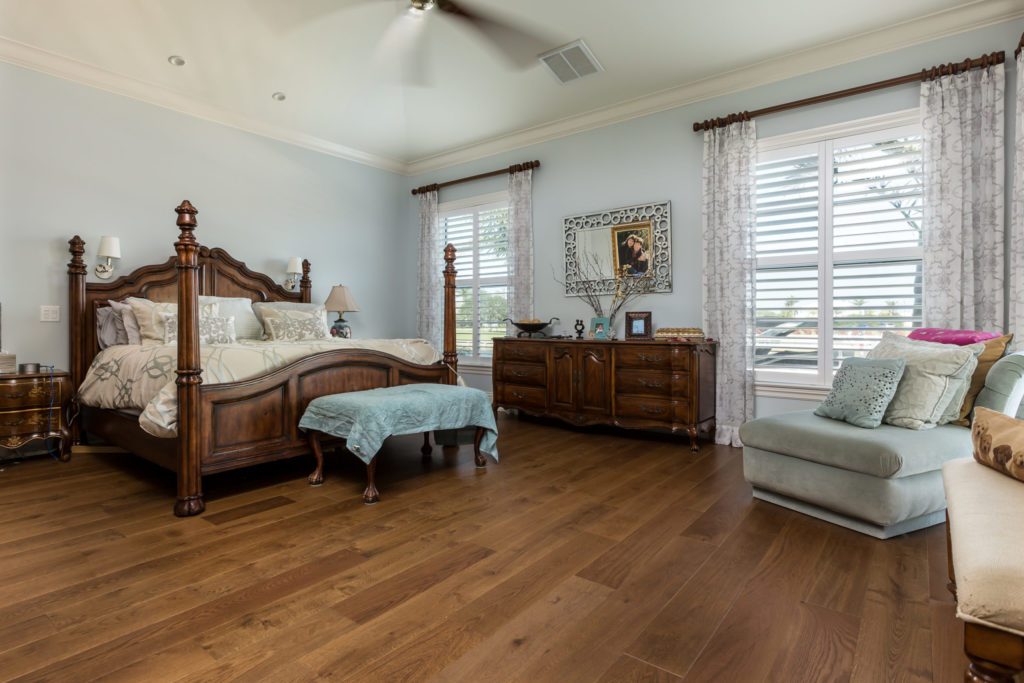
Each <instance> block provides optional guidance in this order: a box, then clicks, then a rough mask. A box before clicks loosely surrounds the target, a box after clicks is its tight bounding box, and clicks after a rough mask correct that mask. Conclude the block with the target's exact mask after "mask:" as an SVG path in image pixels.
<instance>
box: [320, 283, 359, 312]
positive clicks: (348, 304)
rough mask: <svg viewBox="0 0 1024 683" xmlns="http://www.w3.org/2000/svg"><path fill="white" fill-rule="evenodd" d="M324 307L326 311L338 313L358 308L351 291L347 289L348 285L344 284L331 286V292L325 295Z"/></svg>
mask: <svg viewBox="0 0 1024 683" xmlns="http://www.w3.org/2000/svg"><path fill="white" fill-rule="evenodd" d="M324 308H326V309H327V310H328V311H337V312H338V313H345V312H347V311H358V310H359V306H357V305H356V300H355V299H353V298H352V293H351V292H349V291H348V287H346V286H345V285H334V286H333V287H331V293H330V294H328V295H327V301H325V302H324Z"/></svg>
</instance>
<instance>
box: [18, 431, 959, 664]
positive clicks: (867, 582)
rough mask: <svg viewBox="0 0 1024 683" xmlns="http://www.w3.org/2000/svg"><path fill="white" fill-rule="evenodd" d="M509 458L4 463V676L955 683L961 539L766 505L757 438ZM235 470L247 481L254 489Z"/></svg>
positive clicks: (612, 440)
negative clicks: (194, 489) (880, 529)
mask: <svg viewBox="0 0 1024 683" xmlns="http://www.w3.org/2000/svg"><path fill="white" fill-rule="evenodd" d="M499 430H500V432H501V437H500V441H499V448H500V452H501V456H502V461H501V464H499V465H495V464H494V463H493V462H491V463H489V464H488V466H487V468H486V469H485V470H477V469H475V468H474V467H473V456H472V448H471V447H469V446H465V447H463V448H462V449H459V450H456V449H444V450H442V449H441V448H440V447H435V449H434V455H433V458H432V459H431V460H429V461H425V462H424V461H421V459H420V454H419V447H420V445H421V439H420V437H418V436H412V437H398V438H392V439H390V440H389V441H388V442H387V444H386V445H385V450H384V451H383V452H382V456H381V457H382V460H381V462H380V465H379V467H378V469H377V481H378V487H379V488H380V491H381V501H380V503H378V504H377V505H373V506H364V505H363V504H362V500H361V493H362V490H363V486H364V483H365V479H364V474H363V468H362V465H361V463H359V462H358V461H357V460H356V459H355V458H354V457H352V456H350V455H349V456H348V457H344V454H334V455H332V454H328V457H327V460H326V464H325V471H326V476H327V479H326V482H325V483H324V485H323V486H322V487H319V488H311V487H309V486H308V485H307V484H306V480H305V476H306V474H308V472H309V471H311V470H312V469H313V466H314V462H313V457H312V455H310V457H309V458H307V459H302V458H300V459H297V460H292V461H288V462H284V463H276V464H274V465H272V466H266V467H259V468H253V469H250V470H247V471H244V472H234V473H231V474H230V475H228V476H214V477H210V478H207V480H206V481H205V490H206V493H207V512H206V513H205V514H204V515H202V516H200V517H193V518H187V519H178V518H175V517H173V516H172V514H171V506H172V503H173V498H174V477H173V475H169V474H168V473H166V472H163V471H162V470H159V469H157V468H155V467H152V466H150V465H148V464H147V463H145V462H143V461H141V460H139V459H136V458H133V457H130V456H127V455H102V454H93V453H89V454H76V455H75V456H74V457H73V458H72V460H71V462H69V463H59V462H55V461H52V460H49V459H33V460H28V461H25V462H22V463H18V464H9V463H8V464H3V465H0V529H2V530H3V531H2V534H0V680H18V681H40V680H71V681H177V680H190V681H191V680H201V681H230V680H249V681H256V680H259V681H306V680H317V679H338V680H380V681H397V680H443V681H513V680H523V681H640V680H645V681H647V680H649V681H680V680H685V681H712V680H713V681H762V680H767V681H865V682H871V683H875V682H879V681H959V680H962V671H963V667H964V666H965V665H966V660H965V658H964V656H963V655H962V653H961V652H962V643H961V627H960V624H959V622H957V620H956V618H955V615H954V607H953V601H952V598H951V596H950V595H949V594H948V593H947V592H946V589H945V582H946V576H945V573H946V561H945V553H946V550H945V543H946V541H945V531H944V528H943V527H942V526H938V527H933V528H931V529H929V530H926V531H920V532H916V533H913V534H909V535H906V536H901V537H899V538H894V539H890V540H888V541H879V540H875V539H873V538H869V537H866V536H862V535H860V534H857V533H855V532H852V531H848V530H846V529H843V528H840V527H836V526H833V525H830V524H827V523H825V522H822V521H819V520H816V519H813V518H810V517H806V516H803V515H800V514H798V513H795V512H791V511H789V510H785V509H783V508H779V507H776V506H774V505H771V504H768V503H764V502H760V501H754V500H752V499H751V495H750V488H749V486H748V485H747V484H746V483H745V482H744V480H743V472H742V462H741V457H740V451H739V450H738V449H733V448H727V447H721V446H712V445H708V444H703V445H702V448H701V450H700V452H699V453H690V452H689V450H688V447H687V444H686V442H685V441H686V440H685V439H683V438H670V437H666V436H659V435H638V434H635V433H627V432H620V431H615V430H590V431H586V430H575V429H571V428H567V427H565V426H561V425H555V424H549V423H544V422H538V421H532V420H528V419H523V420H520V419H517V418H515V417H508V416H504V415H503V416H501V417H500V418H499ZM240 477H241V478H240Z"/></svg>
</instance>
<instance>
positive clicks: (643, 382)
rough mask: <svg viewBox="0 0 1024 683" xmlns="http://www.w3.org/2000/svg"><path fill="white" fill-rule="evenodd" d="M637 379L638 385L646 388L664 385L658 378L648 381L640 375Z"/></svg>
mask: <svg viewBox="0 0 1024 683" xmlns="http://www.w3.org/2000/svg"><path fill="white" fill-rule="evenodd" d="M639 381H640V386H642V387H647V388H648V389H660V388H662V387H663V386H665V383H664V382H662V381H661V380H660V379H659V380H655V381H654V382H651V381H648V380H646V379H644V378H643V377H641V378H640V380H639Z"/></svg>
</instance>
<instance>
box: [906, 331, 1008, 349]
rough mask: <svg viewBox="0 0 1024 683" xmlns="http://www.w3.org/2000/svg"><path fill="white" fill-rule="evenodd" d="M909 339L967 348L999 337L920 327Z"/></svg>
mask: <svg viewBox="0 0 1024 683" xmlns="http://www.w3.org/2000/svg"><path fill="white" fill-rule="evenodd" d="M907 336H908V337H909V338H910V339H921V340H923V341H930V342H935V343H937V344H955V345H956V346H967V345H968V344H977V343H978V342H983V341H988V340H989V339H995V338H996V337H999V336H1001V335H1000V334H999V333H998V332H976V331H975V330H944V329H942V328H941V327H922V328H921V329H918V330H914V331H913V332H911V333H910V334H909V335H907Z"/></svg>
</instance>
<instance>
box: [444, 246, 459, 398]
mask: <svg viewBox="0 0 1024 683" xmlns="http://www.w3.org/2000/svg"><path fill="white" fill-rule="evenodd" d="M442 272H443V273H444V353H443V354H442V358H443V359H444V362H445V364H447V365H448V384H457V383H458V375H457V371H458V369H459V354H458V352H457V351H456V350H455V273H456V270H455V246H454V245H453V244H451V243H449V244H448V246H446V247H445V248H444V271H442Z"/></svg>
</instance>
